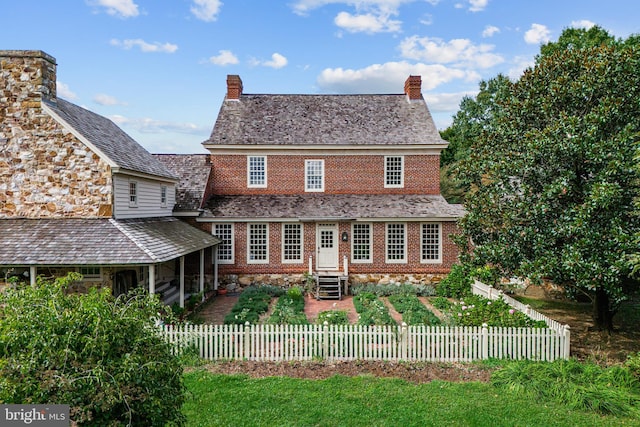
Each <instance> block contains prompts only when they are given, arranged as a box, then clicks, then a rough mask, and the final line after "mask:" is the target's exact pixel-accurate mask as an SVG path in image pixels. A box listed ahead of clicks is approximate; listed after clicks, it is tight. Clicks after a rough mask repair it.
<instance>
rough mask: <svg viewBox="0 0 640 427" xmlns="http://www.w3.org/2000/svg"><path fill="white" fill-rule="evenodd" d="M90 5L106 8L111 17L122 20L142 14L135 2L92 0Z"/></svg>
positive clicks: (126, 0)
mask: <svg viewBox="0 0 640 427" xmlns="http://www.w3.org/2000/svg"><path fill="white" fill-rule="evenodd" d="M90 4H92V5H96V6H101V7H104V8H106V9H107V13H108V14H109V15H114V16H118V17H120V18H132V17H135V16H138V15H139V14H140V12H138V5H137V4H135V3H134V2H133V0H92V1H91V3H90Z"/></svg>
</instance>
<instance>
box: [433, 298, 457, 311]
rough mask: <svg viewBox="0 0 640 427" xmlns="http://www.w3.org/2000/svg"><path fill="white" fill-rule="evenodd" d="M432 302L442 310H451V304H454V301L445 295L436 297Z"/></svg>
mask: <svg viewBox="0 0 640 427" xmlns="http://www.w3.org/2000/svg"><path fill="white" fill-rule="evenodd" d="M430 302H431V304H432V305H433V306H434V307H435V308H437V309H438V310H441V311H448V310H451V306H452V305H453V303H452V302H451V301H449V300H448V299H446V298H445V297H435V298H433V299H431V301H430Z"/></svg>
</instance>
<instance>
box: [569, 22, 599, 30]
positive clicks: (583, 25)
mask: <svg viewBox="0 0 640 427" xmlns="http://www.w3.org/2000/svg"><path fill="white" fill-rule="evenodd" d="M595 25H596V23H595V22H592V21H589V20H588V19H581V20H580V21H571V26H572V27H573V28H584V29H585V30H588V29H589V28H591V27H594V26H595Z"/></svg>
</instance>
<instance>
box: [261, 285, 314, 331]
mask: <svg viewBox="0 0 640 427" xmlns="http://www.w3.org/2000/svg"><path fill="white" fill-rule="evenodd" d="M268 323H271V324H276V325H284V324H288V325H308V324H309V321H308V320H307V316H306V315H305V314H304V297H303V296H302V290H301V289H300V288H298V287H292V288H289V290H288V291H287V293H286V294H285V295H283V296H281V297H280V298H279V299H278V302H277V303H276V306H275V308H274V309H273V313H272V314H271V316H270V317H269V321H268Z"/></svg>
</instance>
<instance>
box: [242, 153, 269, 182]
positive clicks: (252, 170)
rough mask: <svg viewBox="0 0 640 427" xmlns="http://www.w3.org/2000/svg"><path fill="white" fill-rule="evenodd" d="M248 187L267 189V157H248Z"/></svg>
mask: <svg viewBox="0 0 640 427" xmlns="http://www.w3.org/2000/svg"><path fill="white" fill-rule="evenodd" d="M247 187H249V188H266V187H267V158H266V157H265V156H247Z"/></svg>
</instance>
